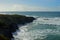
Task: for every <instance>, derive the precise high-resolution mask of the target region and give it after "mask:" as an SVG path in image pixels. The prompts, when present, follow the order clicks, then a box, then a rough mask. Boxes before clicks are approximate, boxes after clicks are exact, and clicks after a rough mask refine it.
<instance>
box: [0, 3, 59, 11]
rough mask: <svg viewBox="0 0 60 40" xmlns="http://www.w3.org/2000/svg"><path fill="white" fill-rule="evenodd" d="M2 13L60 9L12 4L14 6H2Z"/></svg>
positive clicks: (0, 6)
mask: <svg viewBox="0 0 60 40" xmlns="http://www.w3.org/2000/svg"><path fill="white" fill-rule="evenodd" d="M0 11H60V7H59V8H58V7H57V8H47V7H41V6H40V7H38V6H29V5H22V4H12V5H8V4H6V5H4V4H0Z"/></svg>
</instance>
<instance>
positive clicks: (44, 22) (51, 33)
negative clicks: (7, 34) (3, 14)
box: [7, 12, 60, 40]
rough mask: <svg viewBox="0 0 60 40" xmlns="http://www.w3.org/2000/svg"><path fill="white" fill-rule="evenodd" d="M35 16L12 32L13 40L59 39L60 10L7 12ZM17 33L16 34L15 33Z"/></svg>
mask: <svg viewBox="0 0 60 40" xmlns="http://www.w3.org/2000/svg"><path fill="white" fill-rule="evenodd" d="M7 14H19V15H26V16H33V17H35V18H36V20H34V21H33V22H32V23H29V24H27V25H24V26H22V27H20V28H19V30H17V31H16V32H15V33H13V36H14V40H60V12H8V13H7ZM15 34H17V35H15Z"/></svg>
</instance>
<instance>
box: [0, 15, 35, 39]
mask: <svg viewBox="0 0 60 40" xmlns="http://www.w3.org/2000/svg"><path fill="white" fill-rule="evenodd" d="M33 20H35V18H33V17H26V16H24V15H17V14H13V15H8V14H0V40H11V38H13V36H12V33H13V32H16V30H17V29H18V24H19V25H24V24H27V23H30V22H33Z"/></svg>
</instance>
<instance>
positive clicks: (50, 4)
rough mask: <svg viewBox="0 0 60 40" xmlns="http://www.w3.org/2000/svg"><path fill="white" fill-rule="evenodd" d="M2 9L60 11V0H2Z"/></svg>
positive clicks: (0, 6)
mask: <svg viewBox="0 0 60 40" xmlns="http://www.w3.org/2000/svg"><path fill="white" fill-rule="evenodd" d="M0 11H60V0H0Z"/></svg>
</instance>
